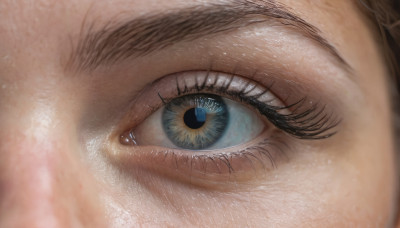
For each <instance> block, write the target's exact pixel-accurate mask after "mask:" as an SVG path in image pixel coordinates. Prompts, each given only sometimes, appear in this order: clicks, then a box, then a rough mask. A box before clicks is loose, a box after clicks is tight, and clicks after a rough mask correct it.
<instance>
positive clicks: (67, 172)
mask: <svg viewBox="0 0 400 228" xmlns="http://www.w3.org/2000/svg"><path fill="white" fill-rule="evenodd" d="M16 109H19V110H21V112H22V114H20V115H15V113H17V112H16V111H15V110H11V109H9V110H8V111H9V112H8V113H3V114H2V115H0V117H1V118H0V227H71V226H74V227H76V226H79V224H85V223H87V222H88V219H89V217H90V216H87V217H85V214H86V215H88V213H86V212H85V211H86V210H87V211H91V212H93V211H96V213H98V212H99V210H98V209H97V205H96V203H98V202H96V199H95V198H94V197H92V196H90V190H93V186H91V184H90V183H91V180H90V178H89V177H88V175H85V173H87V172H86V170H85V167H84V166H83V165H82V164H81V163H80V162H79V157H78V154H79V153H77V152H76V150H74V149H76V144H74V143H73V141H72V139H73V138H74V135H72V134H73V130H72V128H73V126H72V125H71V123H67V122H65V121H63V120H60V116H59V115H57V113H58V112H57V111H56V110H57V108H56V107H55V106H52V105H51V102H50V101H49V102H47V103H41V104H35V105H30V106H28V107H25V108H24V109H21V108H18V107H16ZM10 113H12V114H10ZM71 126H72V127H71ZM74 145H75V146H74ZM74 147H75V148H74ZM93 208H95V210H92V209H93ZM82 211H83V212H82ZM81 212H82V213H81ZM96 213H94V214H96Z"/></svg>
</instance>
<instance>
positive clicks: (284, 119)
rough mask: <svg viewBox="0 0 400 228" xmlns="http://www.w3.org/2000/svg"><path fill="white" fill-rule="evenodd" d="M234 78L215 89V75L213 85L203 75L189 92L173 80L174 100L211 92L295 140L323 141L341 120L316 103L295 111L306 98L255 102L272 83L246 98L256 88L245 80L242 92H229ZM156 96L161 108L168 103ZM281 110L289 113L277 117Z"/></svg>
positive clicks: (186, 87) (331, 133)
mask: <svg viewBox="0 0 400 228" xmlns="http://www.w3.org/2000/svg"><path fill="white" fill-rule="evenodd" d="M234 77H235V75H234V74H232V76H231V78H230V80H229V81H228V82H227V83H226V84H225V85H222V86H218V87H216V86H215V85H216V84H217V81H218V78H219V77H218V75H217V76H216V77H215V80H214V82H213V83H211V84H208V85H207V83H206V82H207V80H208V73H207V75H206V77H204V80H203V81H202V82H199V81H198V80H197V79H196V83H195V85H194V86H192V87H191V88H188V86H187V84H186V83H185V80H183V81H184V84H183V85H179V81H178V78H176V89H177V93H178V96H182V95H185V94H189V93H193V92H204V91H215V92H217V93H218V94H221V95H227V96H229V97H232V98H234V99H237V100H239V101H241V102H244V103H247V104H249V105H251V106H253V107H254V108H255V109H257V110H258V111H259V113H260V114H261V115H263V116H265V117H266V118H267V119H268V120H269V121H270V122H271V123H272V124H273V125H274V126H275V127H277V128H278V129H280V130H282V131H284V132H286V133H288V134H290V135H292V136H294V137H296V138H299V139H308V140H318V139H325V138H329V137H331V136H333V135H335V134H336V133H337V132H336V131H332V129H333V128H335V127H337V126H338V125H339V124H340V122H341V120H340V119H338V118H336V117H334V115H333V114H328V113H327V112H326V106H324V105H322V106H321V105H320V104H319V103H316V104H313V105H312V106H310V107H308V108H307V109H305V110H303V111H299V110H300V108H301V107H303V106H304V104H305V103H306V101H307V97H304V98H302V99H300V100H298V101H296V102H294V103H292V104H289V105H286V106H272V105H269V104H266V103H263V102H261V101H259V100H258V98H260V97H261V96H262V95H263V94H265V93H267V92H269V91H271V88H272V87H273V85H274V83H271V85H270V86H268V87H267V88H266V89H265V90H264V91H263V92H260V93H259V94H257V95H253V96H249V95H248V94H249V93H250V92H251V91H252V90H253V89H255V88H256V85H255V84H252V83H251V81H250V80H249V82H248V83H247V84H246V86H244V87H243V89H242V90H240V91H232V90H229V87H230V85H231V83H232V81H233V78H234ZM182 87H183V88H182ZM158 95H159V97H160V99H161V100H162V102H163V103H164V104H166V103H168V99H165V98H163V97H162V96H161V95H160V94H158ZM285 109H289V110H290V109H291V110H292V112H291V113H290V114H282V113H279V111H280V110H285Z"/></svg>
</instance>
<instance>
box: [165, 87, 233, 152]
mask: <svg viewBox="0 0 400 228" xmlns="http://www.w3.org/2000/svg"><path fill="white" fill-rule="evenodd" d="M228 122H229V114H228V110H227V107H226V105H225V102H224V101H223V100H222V98H221V97H219V96H215V95H211V94H209V95H206V94H199V95H187V96H183V97H179V98H176V99H173V100H172V101H171V102H169V103H168V104H167V105H166V106H165V108H164V112H163V114H162V123H163V128H164V131H165V133H166V135H167V136H168V138H169V139H170V140H171V141H172V143H173V144H175V145H176V146H178V147H180V148H183V149H190V150H201V149H206V148H208V147H210V146H211V145H213V144H214V143H215V142H217V141H218V140H219V139H220V138H221V136H222V135H223V134H224V133H225V130H226V127H227V126H228Z"/></svg>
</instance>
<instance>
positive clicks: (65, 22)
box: [0, 0, 394, 227]
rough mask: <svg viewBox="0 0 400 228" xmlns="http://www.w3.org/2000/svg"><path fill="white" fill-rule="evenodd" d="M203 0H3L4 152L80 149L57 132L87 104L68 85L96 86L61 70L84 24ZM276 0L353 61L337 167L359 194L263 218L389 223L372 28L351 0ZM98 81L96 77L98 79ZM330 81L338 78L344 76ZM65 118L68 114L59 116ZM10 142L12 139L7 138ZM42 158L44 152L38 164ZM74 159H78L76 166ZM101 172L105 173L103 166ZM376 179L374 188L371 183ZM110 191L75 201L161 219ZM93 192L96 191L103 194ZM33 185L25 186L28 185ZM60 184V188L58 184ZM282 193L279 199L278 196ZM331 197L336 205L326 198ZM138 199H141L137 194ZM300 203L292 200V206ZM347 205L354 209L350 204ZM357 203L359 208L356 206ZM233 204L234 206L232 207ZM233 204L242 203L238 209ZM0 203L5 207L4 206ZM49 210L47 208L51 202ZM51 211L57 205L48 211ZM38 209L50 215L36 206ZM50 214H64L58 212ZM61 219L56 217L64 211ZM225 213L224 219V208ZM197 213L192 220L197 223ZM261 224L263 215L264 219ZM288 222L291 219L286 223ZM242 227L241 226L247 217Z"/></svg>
mask: <svg viewBox="0 0 400 228" xmlns="http://www.w3.org/2000/svg"><path fill="white" fill-rule="evenodd" d="M207 2H211V1H208V0H199V1H195V0H193V1H186V0H168V1H166V0H165V1H161V0H113V1H105V0H104V1H95V0H70V1H58V0H53V1H51V0H16V1H12V0H2V1H0V97H1V99H0V109H1V110H2V112H1V113H0V129H8V130H7V131H6V132H5V131H0V138H2V139H3V143H2V145H1V148H2V150H4V151H5V150H6V149H7V148H14V147H15V146H14V144H18V145H20V149H21V148H22V149H29V148H30V146H29V145H30V143H35V145H36V144H45V145H48V146H49V148H50V147H51V148H54V147H57V145H58V147H60V150H61V151H67V150H68V151H69V150H71V151H75V150H80V147H79V146H73V145H72V143H71V142H70V141H73V140H72V139H65V141H63V142H59V141H57V139H58V137H60V138H62V136H63V135H62V134H67V133H68V134H70V135H74V134H75V135H76V133H75V131H76V130H75V129H73V126H74V125H70V124H67V123H71V122H74V121H79V113H82V112H83V111H82V109H84V108H82V106H84V104H86V103H83V102H79V101H78V102H76V101H73V100H72V99H69V96H70V94H71V91H73V92H74V95H71V96H73V97H84V96H85V95H86V94H87V93H88V92H87V91H88V90H91V89H93V88H90V85H91V83H92V80H93V79H77V78H74V76H73V75H70V74H69V73H68V72H66V71H65V64H66V63H67V61H68V58H69V57H70V54H71V49H72V47H74V46H75V45H76V43H77V39H78V37H79V36H80V35H81V34H82V28H83V25H85V24H90V23H92V22H95V24H98V25H101V24H103V23H107V22H108V21H110V20H111V21H113V20H116V19H124V18H129V17H131V16H132V15H133V16H135V17H137V16H144V15H147V14H148V13H152V12H162V11H165V10H167V9H173V8H176V7H184V6H190V5H194V4H206V3H207ZM279 2H281V3H282V4H284V5H286V6H288V7H289V8H290V9H293V11H294V12H296V14H298V15H299V16H301V17H302V18H304V19H305V20H306V21H308V22H309V23H311V24H313V25H315V26H316V27H318V28H319V29H320V30H321V33H322V34H323V36H324V37H325V38H326V39H327V40H329V41H330V42H331V43H332V44H333V45H334V46H335V48H336V49H337V50H338V51H339V53H341V55H342V56H343V58H344V59H345V60H346V61H347V62H348V63H349V64H350V65H351V66H352V68H353V72H354V73H353V75H351V80H352V81H354V82H355V83H356V84H357V90H358V91H346V92H343V93H341V94H340V96H341V97H342V99H343V100H346V99H347V100H352V99H354V100H357V101H359V102H360V103H358V104H351V103H350V102H349V106H354V108H353V109H352V110H350V111H349V113H350V114H354V115H353V116H350V117H349V120H348V122H351V121H352V120H355V119H357V118H358V119H357V121H356V124H354V126H355V127H357V129H354V131H353V132H350V133H348V134H352V135H353V137H352V139H353V141H352V142H351V143H349V142H343V145H347V150H348V151H350V152H349V153H346V154H340V155H337V156H343V157H345V158H346V159H345V160H346V161H345V162H343V164H341V166H340V167H339V168H343V169H346V170H347V171H348V173H351V177H352V179H351V180H343V183H348V184H349V185H352V184H353V185H354V186H353V189H352V190H353V191H354V192H360V194H359V198H357V197H356V196H355V195H352V194H351V193H350V192H342V195H329V196H327V197H326V198H325V200H328V202H324V205H325V206H326V205H328V206H327V207H331V208H330V210H324V209H325V208H318V209H315V210H314V209H313V210H312V211H313V213H315V216H314V215H309V214H305V212H304V211H307V210H306V209H307V207H310V205H308V204H307V203H304V205H303V206H304V208H303V210H304V211H303V212H301V213H299V214H296V211H291V210H290V209H288V210H287V211H285V212H287V214H286V215H282V217H279V218H276V219H271V220H270V221H268V222H271V223H270V224H271V225H274V222H275V224H278V225H279V224H280V225H282V224H284V225H293V224H295V222H296V221H299V223H297V224H301V225H303V226H305V225H307V224H319V223H320V224H321V225H326V224H324V222H325V221H321V220H318V219H321V218H324V217H325V216H324V213H326V211H329V212H330V213H331V214H329V215H326V218H327V219H328V220H329V224H328V225H327V226H336V227H340V226H341V225H344V224H345V225H348V224H351V225H356V224H357V225H359V224H363V223H364V222H365V224H364V225H367V224H369V225H370V224H372V222H376V224H377V226H382V225H383V224H385V223H386V221H388V220H390V218H389V217H390V216H391V215H390V213H391V212H390V211H391V209H392V208H391V206H392V205H391V203H392V202H393V195H394V181H393V180H394V175H393V174H394V166H393V161H394V159H393V153H389V152H392V151H394V149H393V138H392V135H391V122H390V119H391V114H390V105H389V97H388V94H387V93H386V92H385V91H387V85H386V81H385V79H384V78H383V77H384V75H386V70H385V68H384V64H383V62H382V58H381V54H380V50H379V48H378V47H377V45H376V44H375V43H374V40H373V34H372V31H371V30H370V28H369V27H368V25H367V22H366V20H365V19H364V17H363V15H362V14H361V13H360V12H359V9H358V8H357V6H356V5H355V4H354V2H353V1H348V0H337V1H331V0H313V1H311V0H280V1H279ZM321 72H322V71H321ZM327 77H329V79H326V80H327V82H329V81H335V80H340V78H338V79H335V78H332V77H334V76H332V75H327ZM78 81H79V83H78ZM98 83H99V84H101V82H98ZM107 83H109V82H104V84H107ZM337 84H339V85H340V84H341V82H338V83H337ZM338 91H342V90H338ZM354 97H356V98H354ZM67 98H68V99H67ZM358 107H360V108H362V109H363V112H361V111H360V110H357V108H358ZM67 109H68V110H75V111H76V112H77V113H78V114H76V113H75V114H71V113H69V112H68V111H66V110H67ZM364 112H365V113H368V116H367V117H365V118H364V117H363V116H360V115H362V114H363V113H364ZM26 116H29V118H25V117H26ZM63 120H67V121H66V122H63ZM60 129H62V131H61V132H60V131H59V130H60ZM26 135H32V138H31V139H29V140H27V141H26V140H25V141H24V139H25V138H24V137H25V136H26ZM77 138H78V137H77ZM77 141H78V139H77ZM17 142H18V143H17ZM28 142H29V143H28ZM53 142H56V143H53ZM367 142H368V143H367ZM12 143H14V144H13V145H11V144H12ZM63 143H65V144H66V145H69V146H68V147H67V148H66V147H62V145H64V144H63ZM75 143H76V142H75ZM341 143H342V142H341ZM51 148H50V149H51ZM50 149H49V150H50ZM365 151H369V152H365ZM375 151H376V153H375ZM343 152H345V151H343ZM364 152H365V153H364ZM32 153H34V152H32ZM35 156H36V158H37V161H38V162H37V163H36V164H35V165H36V166H38V167H40V166H43V167H49V166H46V165H44V164H42V163H41V162H39V161H43V163H45V162H49V163H54V165H53V166H52V167H51V169H49V170H50V171H53V170H58V171H59V170H61V168H58V167H57V165H56V164H58V165H60V167H61V164H63V161H66V160H68V161H69V159H71V158H70V157H71V156H73V155H70V154H68V153H67V152H63V157H62V158H53V157H51V156H48V154H46V152H45V151H35ZM40 159H44V160H45V162H44V160H40ZM0 160H1V157H0ZM71 164H72V163H71ZM73 164H74V165H76V166H78V165H77V164H75V163H73ZM29 165H31V164H29ZM27 166H28V165H27ZM0 167H6V164H5V161H3V162H1V161H0ZM372 167H373V168H372ZM339 168H338V169H339ZM104 169H105V170H107V169H106V168H104ZM0 171H1V168H0ZM50 171H49V172H50ZM5 175H6V174H2V176H1V175H0V176H1V177H2V178H3V179H6V178H5V177H4V176H5ZM15 175H17V174H15ZM74 175H79V174H74ZM10 176H12V174H10ZM61 176H62V175H61ZM82 176H83V177H82V180H86V181H87V180H90V181H87V183H92V182H93V186H97V182H96V181H95V180H92V177H91V175H83V174H82ZM0 180H1V178H0ZM32 182H33V180H32ZM44 182H45V181H43V183H44ZM0 183H1V182H0ZM41 183H42V182H41ZM82 183H85V181H82ZM82 183H80V184H82ZM51 184H53V185H54V184H55V183H53V182H51ZM44 185H45V184H43V185H40V187H38V188H39V189H42V187H43V186H44ZM375 186H380V187H379V188H376V187H375ZM71 188H72V187H71ZM110 188H112V187H111V186H107V187H104V188H102V187H99V188H97V187H90V188H88V189H84V190H82V192H80V193H79V194H77V195H76V197H77V198H78V199H77V200H76V201H80V200H81V201H82V202H85V203H86V204H85V205H83V206H82V207H81V208H80V209H81V210H82V211H91V212H92V213H91V214H90V213H88V214H87V215H86V214H85V215H86V216H87V217H88V218H91V217H97V216H95V215H97V214H110V215H109V216H104V217H106V218H110V219H111V218H112V219H114V221H112V222H110V223H111V224H114V225H118V224H119V225H122V224H125V225H132V224H135V223H136V224H137V223H142V224H145V225H160V224H162V223H157V222H159V221H161V220H162V219H160V220H157V219H154V217H157V216H162V215H163V214H162V212H159V210H158V208H157V205H156V206H155V208H152V207H149V208H146V209H143V208H139V207H140V206H138V205H136V206H135V207H134V206H132V208H133V209H132V208H130V209H129V210H126V211H130V212H132V211H133V212H132V214H129V213H128V212H126V211H125V210H123V209H121V208H125V209H126V208H127V207H129V206H121V207H120V206H116V205H119V204H117V203H115V202H114V201H113V200H111V199H108V198H107V197H108V196H104V197H103V196H102V195H101V194H104V195H106V194H109V193H110V192H112V191H111V190H109V189H110ZM43 189H45V187H43ZM68 189H69V188H68ZM74 189H75V186H74ZM99 189H102V190H101V191H100V190H99ZM104 189H106V190H104ZM307 189H313V186H308V188H307ZM30 190H31V189H30V188H28V190H27V191H30ZM108 190H109V191H108ZM60 191H67V190H65V189H61V190H60ZM90 191H95V192H96V193H95V194H91V193H90ZM86 192H87V193H86ZM97 192H102V193H97ZM0 193H1V192H0ZM68 193H69V192H67V193H63V194H68ZM70 194H75V193H70ZM97 194H99V195H100V196H99V198H102V199H103V198H106V200H104V201H106V203H104V204H106V205H105V206H104V208H106V209H104V210H103V207H102V206H99V208H97V211H96V210H92V209H93V207H89V206H87V205H94V204H96V203H95V202H97V200H99V199H98V198H97ZM115 194H116V193H115ZM61 195H62V194H61ZM109 195H111V193H110V194H109ZM87 196H90V197H87ZM143 196H145V197H149V196H148V195H140V194H138V195H136V196H132V197H138V199H139V197H143ZM376 196H379V197H376ZM214 197H215V196H214ZM284 197H285V196H282V198H284ZM152 200H154V199H152ZM312 200H315V199H313V198H312V197H310V201H312ZM329 200H331V201H332V202H333V203H332V204H330V201H329ZM27 201H29V200H27ZM121 201H123V200H121ZM150 201H151V200H150ZM316 201H318V200H316ZM356 201H362V203H360V204H356ZM69 202H70V201H68V199H66V200H65V202H63V203H64V204H68V203H69ZM111 202H112V203H111ZM141 202H142V203H143V201H141ZM301 203H302V202H299V204H301ZM353 203H354V204H353ZM39 204H40V203H39ZM121 204H123V203H121ZM311 205H312V204H311ZM353 205H356V206H354V207H353ZM360 205H361V207H362V208H358V207H360ZM45 206H46V205H45ZM45 206H43V208H44V207H45ZM203 206H204V205H203ZM235 206H237V205H234V206H233V207H235ZM363 206H364V207H363ZM32 208H33V207H32ZM60 208H62V206H60ZM87 208H88V209H87ZM235 208H239V209H238V210H241V207H239V206H237V207H235ZM1 209H2V210H3V208H1ZM86 209H87V210H86ZM319 209H320V210H319ZM48 210H49V211H50V209H48ZM71 210H72V209H71ZM141 210H143V211H141ZM243 210H248V211H250V212H247V213H252V217H251V218H253V219H255V220H256V218H260V217H262V215H263V213H261V212H262V210H265V208H263V209H261V212H260V210H258V211H257V208H256V209H254V211H252V209H251V208H246V209H243ZM38 211H40V210H38ZM55 211H57V210H56V209H55ZM104 211H106V212H104ZM281 211H282V210H281ZM283 211H284V210H283ZM79 212H80V211H79ZM38 213H39V212H38ZM43 213H47V212H46V211H45V210H43ZM55 213H63V212H62V210H61V209H60V210H59V211H57V212H55ZM190 213H192V214H190ZM199 213H201V212H199ZM188 214H189V215H185V216H190V215H192V216H194V215H196V216H198V214H196V213H195V212H192V211H190V212H189V213H188ZM216 214H218V213H216ZM272 214H274V213H272ZM0 215H1V212H0ZM41 215H42V214H41ZM58 216H59V217H63V216H62V215H58ZM185 216H183V217H185ZM224 216H225V217H227V215H226V214H225V215H224ZM301 216H303V217H301ZM99 217H101V216H99ZM211 218H212V215H210V219H209V220H210V221H208V220H207V221H204V220H201V219H199V220H200V221H201V222H215V221H214V220H213V219H211ZM63 219H64V220H65V221H67V220H69V218H63ZM80 219H81V218H80ZM179 219H180V218H173V219H171V220H168V221H178V220H179ZM280 219H281V220H280ZM285 219H286V220H285ZM291 219H292V220H291ZM313 219H315V220H313ZM83 220H84V219H83ZM98 220H99V221H98V223H99V224H102V223H105V222H106V221H103V220H102V219H100V218H99V219H98ZM199 220H196V221H197V222H198V221H199ZM3 221H6V220H3ZM85 221H86V222H87V224H89V223H90V222H91V219H86V220H85ZM261 221H264V222H265V220H261ZM107 222H109V221H107ZM152 222H154V224H153V223H152ZM241 222H243V221H241ZM290 222H294V223H293V224H289V223H290ZM342 222H343V223H342ZM0 224H1V220H0ZM43 224H47V225H49V224H52V225H54V224H56V225H60V224H57V223H56V222H53V223H51V221H50V222H48V223H43ZM72 224H73V223H72ZM182 224H184V223H182ZM237 224H239V223H237ZM254 224H256V223H254ZM254 224H251V225H254ZM163 225H168V224H163ZM211 225H212V223H211ZM218 225H227V224H218ZM241 225H243V226H246V224H245V223H244V222H243V224H241ZM361 226H363V225H361ZM317 227H318V225H317Z"/></svg>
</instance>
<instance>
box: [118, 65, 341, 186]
mask: <svg viewBox="0 0 400 228" xmlns="http://www.w3.org/2000/svg"><path fill="white" fill-rule="evenodd" d="M185 73H188V74H189V75H193V76H194V77H193V78H189V81H190V80H192V81H191V82H190V83H188V82H187V81H186V79H188V78H187V77H185V76H183V77H181V76H180V75H176V76H175V78H173V77H174V76H172V75H170V76H167V77H165V79H160V80H157V81H156V82H154V88H158V85H163V87H164V88H165V86H166V85H170V86H172V87H167V88H172V90H174V91H175V92H172V91H170V92H169V93H168V94H174V95H170V96H168V97H163V96H162V94H161V93H160V90H158V89H155V90H153V92H154V95H158V97H159V99H160V100H161V102H162V103H163V104H164V105H166V104H167V103H169V102H170V101H172V100H173V99H175V98H177V97H180V96H185V95H189V94H196V93H211V94H216V95H219V96H224V97H226V98H230V99H232V100H235V101H237V102H241V103H244V104H247V106H250V108H253V109H255V110H258V112H259V114H260V115H262V116H263V117H265V118H266V119H267V120H268V121H269V122H270V123H271V124H273V125H274V126H275V127H276V128H272V129H271V131H266V132H264V133H262V134H261V135H260V136H259V137H257V138H256V139H255V140H254V141H252V142H251V145H244V146H243V145H242V146H241V147H242V148H238V147H236V146H235V147H236V148H235V147H232V148H229V149H228V150H225V151H222V150H208V151H201V150H200V151H189V150H181V149H172V148H171V149H170V148H162V147H159V148H152V149H144V151H143V152H144V154H145V156H149V157H148V160H149V161H151V162H150V163H149V164H148V165H149V166H152V167H153V168H154V169H156V170H158V169H160V167H164V169H161V170H162V173H164V174H166V173H168V172H167V170H170V171H171V172H172V173H173V175H184V174H185V175H187V174H188V173H189V174H190V175H189V176H188V178H189V181H190V182H191V183H192V181H193V180H194V179H192V178H195V179H197V178H199V180H201V181H205V182H208V181H210V180H211V182H212V181H217V182H218V181H226V180H228V181H231V177H234V178H235V181H238V180H240V175H241V174H240V173H247V172H242V171H245V170H247V169H249V170H254V171H257V170H270V169H275V168H276V167H277V164H278V162H277V161H278V159H280V158H283V159H288V156H287V152H288V151H291V148H292V146H294V145H298V144H297V142H296V141H293V140H291V139H295V138H297V139H306V140H321V139H326V138H329V137H331V136H333V135H334V134H335V133H336V131H333V130H332V129H334V128H335V127H336V126H337V125H339V123H340V121H339V120H338V119H337V118H334V116H335V115H334V114H333V112H332V113H331V114H329V111H328V109H327V108H326V107H325V106H324V105H321V104H320V103H319V102H317V103H315V104H312V103H311V102H307V101H310V100H308V99H307V97H304V98H302V99H300V100H298V101H295V102H292V103H291V104H289V105H286V104H282V102H281V99H279V98H275V99H276V100H277V101H279V102H274V101H275V99H274V100H268V101H265V102H263V101H261V100H262V99H260V97H261V96H263V95H264V94H266V93H271V94H273V93H272V88H273V86H274V84H278V83H274V82H273V83H271V84H270V86H268V87H265V86H261V85H260V84H259V83H257V82H256V81H252V80H251V79H249V78H246V77H242V76H239V75H236V74H227V73H222V72H221V73H219V72H213V71H211V70H209V71H207V72H205V71H203V73H204V74H200V75H197V74H196V72H194V73H193V74H191V73H190V72H185ZM210 74H212V75H213V77H214V79H213V77H212V76H210V77H209V75H210ZM220 75H221V76H220ZM220 78H221V80H219V79H220ZM174 79H175V88H173V87H174V83H173V80H174ZM235 79H238V80H241V81H239V82H240V83H243V84H242V85H243V86H240V87H239V88H237V89H236V90H235V89H232V88H231V87H234V86H231V84H232V82H233V81H235V83H237V82H238V81H237V80H235ZM161 80H166V81H161ZM262 88H265V89H264V90H263V89H262ZM259 91H260V92H259ZM254 94H255V95H254ZM274 95H275V94H274ZM266 97H268V96H266ZM287 100H289V99H286V101H287ZM285 103H287V102H285ZM273 104H279V105H273ZM280 104H282V105H280ZM159 108H160V107H159V105H157V107H151V110H153V111H152V112H154V111H156V110H158V109H159ZM130 129H131V130H129V131H126V132H125V133H124V135H121V136H120V142H121V143H123V144H125V145H137V144H136V142H134V143H132V141H134V137H135V136H134V135H133V134H132V132H133V130H134V128H133V129H132V128H130ZM284 133H286V134H284ZM289 136H291V137H289ZM127 138H129V139H131V140H128V141H126V139H127ZM139 148H141V145H139ZM149 150H150V151H149ZM139 154H141V153H139ZM146 160H147V159H146ZM142 165H143V164H142ZM178 170H179V171H178ZM177 171H178V172H177ZM246 175H247V174H246ZM238 176H239V177H238ZM226 178H227V179H226ZM192 184H193V183H192Z"/></svg>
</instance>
